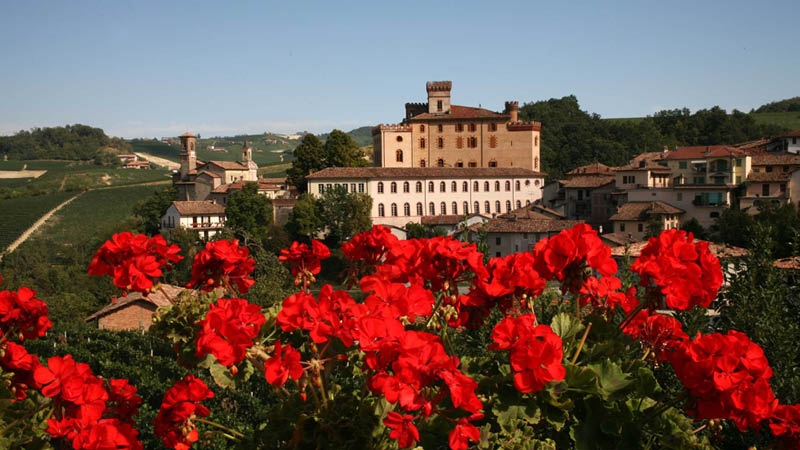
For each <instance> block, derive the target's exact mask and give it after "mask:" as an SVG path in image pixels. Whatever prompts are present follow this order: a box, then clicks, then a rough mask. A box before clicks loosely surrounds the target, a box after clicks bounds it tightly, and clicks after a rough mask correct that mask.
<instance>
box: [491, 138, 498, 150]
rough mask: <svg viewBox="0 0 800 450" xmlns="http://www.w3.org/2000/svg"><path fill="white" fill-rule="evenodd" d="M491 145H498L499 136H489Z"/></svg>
mask: <svg viewBox="0 0 800 450" xmlns="http://www.w3.org/2000/svg"><path fill="white" fill-rule="evenodd" d="M489 147H491V148H495V147H497V136H490V137H489Z"/></svg>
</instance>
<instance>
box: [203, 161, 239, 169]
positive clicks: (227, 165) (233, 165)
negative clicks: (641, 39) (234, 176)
mask: <svg viewBox="0 0 800 450" xmlns="http://www.w3.org/2000/svg"><path fill="white" fill-rule="evenodd" d="M206 164H213V165H215V166H217V167H222V168H223V169H225V170H248V167H247V166H245V165H243V164H241V163H238V162H236V161H209V162H207V163H206Z"/></svg>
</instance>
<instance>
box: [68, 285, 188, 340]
mask: <svg viewBox="0 0 800 450" xmlns="http://www.w3.org/2000/svg"><path fill="white" fill-rule="evenodd" d="M183 290H184V289H183V288H180V287H178V286H172V285H169V284H162V285H161V288H160V289H158V290H156V291H154V292H151V293H150V294H148V295H147V296H144V295H142V293H140V292H129V293H128V295H126V296H124V297H120V298H118V297H116V296H114V297H112V298H111V303H109V304H108V305H106V306H104V307H103V308H101V309H100V310H99V311H97V312H95V313H94V314H92V315H90V316H89V317H87V318H86V319H84V320H85V321H86V322H95V321H96V323H97V328H100V329H101V330H111V331H122V330H140V331H147V329H148V328H150V325H151V324H152V323H153V315H154V314H155V312H156V310H157V309H158V308H160V307H162V306H170V305H172V302H173V301H174V300H175V299H177V298H178V296H179V295H180V294H181V292H183Z"/></svg>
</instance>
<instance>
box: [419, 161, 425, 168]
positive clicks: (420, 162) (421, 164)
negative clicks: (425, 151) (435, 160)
mask: <svg viewBox="0 0 800 450" xmlns="http://www.w3.org/2000/svg"><path fill="white" fill-rule="evenodd" d="M419 166H420V167H425V160H424V159H420V160H419Z"/></svg>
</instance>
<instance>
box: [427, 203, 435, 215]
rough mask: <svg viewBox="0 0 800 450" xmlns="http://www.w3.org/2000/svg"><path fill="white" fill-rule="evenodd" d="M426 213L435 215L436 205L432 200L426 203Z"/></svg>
mask: <svg viewBox="0 0 800 450" xmlns="http://www.w3.org/2000/svg"><path fill="white" fill-rule="evenodd" d="M428 213H429V215H431V216H435V215H436V206H435V205H434V204H433V202H430V203H428Z"/></svg>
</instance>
